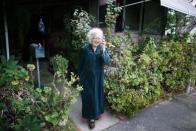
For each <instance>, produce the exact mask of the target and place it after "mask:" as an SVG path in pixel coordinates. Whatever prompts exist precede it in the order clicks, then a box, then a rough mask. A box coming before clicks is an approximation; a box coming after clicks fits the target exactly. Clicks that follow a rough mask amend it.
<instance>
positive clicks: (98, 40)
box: [91, 36, 101, 47]
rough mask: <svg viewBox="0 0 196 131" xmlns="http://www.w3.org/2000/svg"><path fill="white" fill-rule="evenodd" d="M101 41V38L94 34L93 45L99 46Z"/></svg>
mask: <svg viewBox="0 0 196 131" xmlns="http://www.w3.org/2000/svg"><path fill="white" fill-rule="evenodd" d="M100 43H101V38H99V37H97V36H93V37H92V43H91V44H92V46H93V47H97V46H98V45H99V44H100Z"/></svg>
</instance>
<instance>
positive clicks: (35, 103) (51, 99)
mask: <svg viewBox="0 0 196 131" xmlns="http://www.w3.org/2000/svg"><path fill="white" fill-rule="evenodd" d="M61 60H65V59H64V58H61ZM58 61H59V59H54V60H53V62H54V63H57V62H58ZM61 62H62V61H61ZM64 62H65V61H64ZM61 64H62V63H61ZM61 64H59V65H57V66H56V67H58V68H56V70H55V71H56V72H55V73H54V78H53V81H52V82H51V84H50V85H48V86H45V87H42V88H34V85H32V84H30V83H22V84H21V85H20V86H18V88H17V90H14V91H12V92H11V95H10V96H9V94H10V93H9V92H7V89H9V88H10V86H7V85H5V86H4V87H3V88H0V93H1V94H0V100H1V103H0V111H1V112H2V114H1V118H0V121H2V122H3V123H4V124H0V125H1V126H3V127H6V128H5V130H16V131H21V130H33V131H34V130H35V131H36V130H42V129H43V130H64V129H65V128H66V127H69V126H66V123H67V120H68V114H69V111H70V106H71V104H73V103H74V102H75V101H76V97H77V96H78V95H79V93H80V91H81V90H82V88H81V86H79V85H76V84H75V81H76V80H77V77H76V76H74V74H71V78H70V79H69V80H68V79H66V78H65V72H66V66H65V65H61ZM13 65H15V66H18V64H16V63H15V64H13ZM60 66H63V67H62V68H63V69H61V68H60V69H59V67H60ZM27 67H28V69H29V71H33V69H34V66H33V65H30V64H28V66H27ZM13 73H14V72H13ZM59 82H60V85H61V86H59ZM74 87H75V88H74ZM8 91H9V90H8ZM2 93H9V94H7V95H6V97H2ZM69 128H70V127H69Z"/></svg>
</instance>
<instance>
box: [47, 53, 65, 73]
mask: <svg viewBox="0 0 196 131" xmlns="http://www.w3.org/2000/svg"><path fill="white" fill-rule="evenodd" d="M68 62H69V61H68V60H67V59H65V58H64V57H62V56H61V55H55V56H54V57H52V58H51V60H50V63H51V65H52V67H53V70H54V72H57V71H60V72H62V73H66V71H67V68H68Z"/></svg>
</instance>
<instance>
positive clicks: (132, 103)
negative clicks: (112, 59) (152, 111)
mask: <svg viewBox="0 0 196 131" xmlns="http://www.w3.org/2000/svg"><path fill="white" fill-rule="evenodd" d="M135 46H136V45H135ZM133 48H136V47H134V46H133V45H132V46H129V45H127V47H126V48H124V49H121V51H120V52H121V54H120V55H119V56H118V58H117V59H118V61H117V63H118V66H117V67H116V68H113V69H110V67H109V70H108V71H106V80H105V87H106V93H107V95H106V98H107V100H108V103H109V104H110V105H111V108H112V109H113V110H115V111H118V112H122V113H125V114H128V115H132V114H133V113H134V112H136V111H138V110H139V109H141V108H142V107H144V106H146V105H148V104H150V103H151V102H153V101H154V100H156V99H157V98H159V97H160V94H161V87H160V86H161V84H160V82H161V80H162V74H161V72H160V71H159V70H158V67H159V63H160V61H161V60H162V59H161V57H160V56H159V54H158V51H157V50H156V48H157V47H156V45H155V43H154V42H153V41H152V40H150V41H148V42H147V43H146V44H145V47H144V48H143V51H142V52H141V53H140V54H137V56H135V55H134V53H133V52H132V50H133ZM111 70H113V71H111ZM136 96H138V97H139V98H137V97H136Z"/></svg>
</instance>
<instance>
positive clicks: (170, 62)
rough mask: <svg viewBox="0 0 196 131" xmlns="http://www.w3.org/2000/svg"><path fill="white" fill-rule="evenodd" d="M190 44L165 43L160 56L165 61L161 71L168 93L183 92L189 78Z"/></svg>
mask: <svg viewBox="0 0 196 131" xmlns="http://www.w3.org/2000/svg"><path fill="white" fill-rule="evenodd" d="M188 46H189V45H188V44H187V43H184V42H180V41H173V40H169V41H163V42H161V44H160V50H159V51H160V55H161V56H162V57H163V61H162V63H161V66H160V67H159V69H160V70H161V72H162V74H163V76H164V77H163V79H164V80H163V82H162V86H163V88H165V90H167V91H175V90H183V89H184V88H185V86H186V81H187V79H188V76H189V70H188V68H189V58H188V57H189V56H188V55H187V53H188V52H187V51H188V50H187V49H188Z"/></svg>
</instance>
